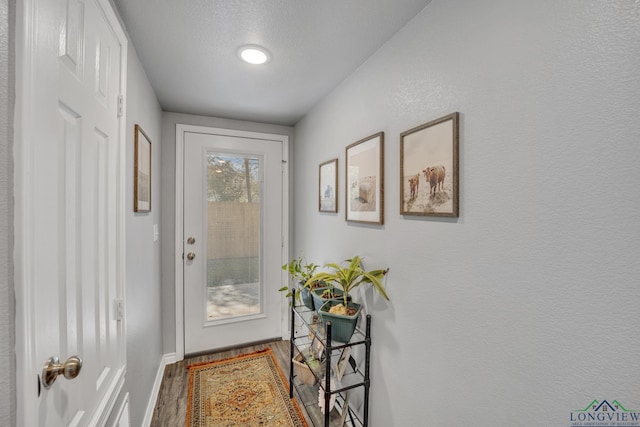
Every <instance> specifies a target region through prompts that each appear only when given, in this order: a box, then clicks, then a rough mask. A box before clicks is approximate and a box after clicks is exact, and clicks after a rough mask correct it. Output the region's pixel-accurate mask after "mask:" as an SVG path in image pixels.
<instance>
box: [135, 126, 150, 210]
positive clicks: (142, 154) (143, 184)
mask: <svg viewBox="0 0 640 427" xmlns="http://www.w3.org/2000/svg"><path fill="white" fill-rule="evenodd" d="M134 150H135V153H134V160H133V163H134V170H133V211H134V212H151V140H150V139H149V137H148V136H147V134H146V133H144V131H143V130H142V128H141V127H140V125H136V126H135V148H134Z"/></svg>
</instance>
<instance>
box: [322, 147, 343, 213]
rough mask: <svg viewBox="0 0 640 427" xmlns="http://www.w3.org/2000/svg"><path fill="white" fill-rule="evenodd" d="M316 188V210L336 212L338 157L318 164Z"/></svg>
mask: <svg viewBox="0 0 640 427" xmlns="http://www.w3.org/2000/svg"><path fill="white" fill-rule="evenodd" d="M319 175H320V176H319V177H318V181H319V188H318V210H319V211H320V212H332V213H336V212H338V159H333V160H329V161H327V162H324V163H321V164H320V171H319Z"/></svg>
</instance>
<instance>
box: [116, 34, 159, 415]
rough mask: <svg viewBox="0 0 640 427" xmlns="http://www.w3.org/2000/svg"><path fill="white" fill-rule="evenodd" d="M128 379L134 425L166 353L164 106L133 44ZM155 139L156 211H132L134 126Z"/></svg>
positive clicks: (129, 107)
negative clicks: (157, 231) (161, 230)
mask: <svg viewBox="0 0 640 427" xmlns="http://www.w3.org/2000/svg"><path fill="white" fill-rule="evenodd" d="M127 61H128V63H127V105H126V108H127V167H126V169H127V201H126V202H127V205H126V209H127V219H126V224H127V230H126V231H127V247H126V250H127V276H126V277H127V288H126V304H127V305H126V329H127V380H126V385H125V388H126V390H125V391H124V392H123V393H122V395H124V394H125V393H126V391H129V393H130V394H129V408H130V411H131V413H130V420H131V425H132V426H139V425H142V420H143V419H144V416H145V411H146V409H147V404H148V402H149V398H150V397H151V390H152V388H153V385H154V380H155V378H156V373H157V371H158V366H159V365H160V361H161V359H162V356H163V352H162V313H161V311H160V309H161V287H160V284H161V280H160V241H161V240H162V238H163V237H165V236H162V235H160V240H158V241H156V242H154V241H153V225H154V224H158V227H160V220H161V215H160V212H161V209H160V206H161V204H162V192H161V188H160V177H161V171H160V159H161V153H162V144H161V143H160V141H161V119H162V110H161V109H160V104H159V103H158V100H157V98H156V96H155V93H154V92H153V89H152V88H151V85H150V83H149V80H148V79H147V75H146V73H145V71H144V69H143V68H142V64H141V63H140V60H139V59H138V55H137V54H136V51H135V47H134V46H133V44H131V43H130V44H129V50H128V58H127ZM136 124H139V125H140V126H141V127H142V129H143V130H144V132H145V133H146V134H147V136H148V137H149V139H151V157H152V159H151V178H152V182H151V212H150V213H134V212H133V169H134V161H133V160H134V126H135V125H136Z"/></svg>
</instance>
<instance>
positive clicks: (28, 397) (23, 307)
mask: <svg viewBox="0 0 640 427" xmlns="http://www.w3.org/2000/svg"><path fill="white" fill-rule="evenodd" d="M33 3H34V0H25V1H22V2H17V4H16V74H15V79H16V107H15V124H14V129H15V135H14V144H13V147H14V148H13V153H14V154H13V156H14V167H15V171H14V190H13V194H14V202H15V204H14V235H15V239H14V252H13V259H14V280H15V282H14V283H15V296H16V321H15V328H16V332H15V339H16V400H17V408H16V421H17V425H23V426H26V425H36V422H37V413H36V411H34V408H33V407H31V405H30V403H32V402H33V396H35V395H36V393H37V387H36V381H34V375H35V373H34V372H33V371H32V370H31V366H33V360H34V359H35V356H34V347H33V346H34V342H33V337H34V336H35V327H34V319H33V312H34V309H33V289H32V287H31V286H30V285H29V284H30V283H32V278H31V277H32V273H31V270H30V269H27V268H26V265H27V263H26V261H25V260H27V259H28V253H29V251H30V248H31V247H32V246H33V245H32V243H31V242H32V233H31V228H30V227H29V226H28V225H29V224H31V223H32V222H33V221H32V216H33V214H32V213H33V209H32V208H31V201H30V200H29V199H28V198H27V197H25V196H26V195H27V194H33V192H32V191H31V188H32V185H33V184H32V182H31V176H32V173H31V171H32V170H33V167H32V165H31V162H30V161H29V159H30V156H29V152H30V150H31V149H32V147H31V141H33V134H32V133H33V129H34V128H33V124H32V122H33V114H30V113H31V104H30V103H29V102H27V100H29V99H32V97H33V96H32V92H33V87H32V81H33V72H34V65H33V63H32V62H33V60H32V58H33V56H34V54H33V50H34V49H35V47H34V40H35V38H34V34H35V26H36V25H35V15H36V14H35V5H34V4H33Z"/></svg>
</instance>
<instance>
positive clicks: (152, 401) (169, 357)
mask: <svg viewBox="0 0 640 427" xmlns="http://www.w3.org/2000/svg"><path fill="white" fill-rule="evenodd" d="M175 362H176V353H168V354H165V355H163V356H162V358H161V359H160V366H158V372H157V373H156V379H155V381H154V382H153V389H152V390H151V396H150V397H149V402H148V403H147V411H146V413H145V414H144V420H143V421H142V425H143V426H145V427H150V426H151V419H152V418H153V410H154V409H155V407H156V402H157V401H158V393H160V386H161V385H162V377H163V376H164V368H165V367H166V366H167V365H170V364H171V363H175Z"/></svg>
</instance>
